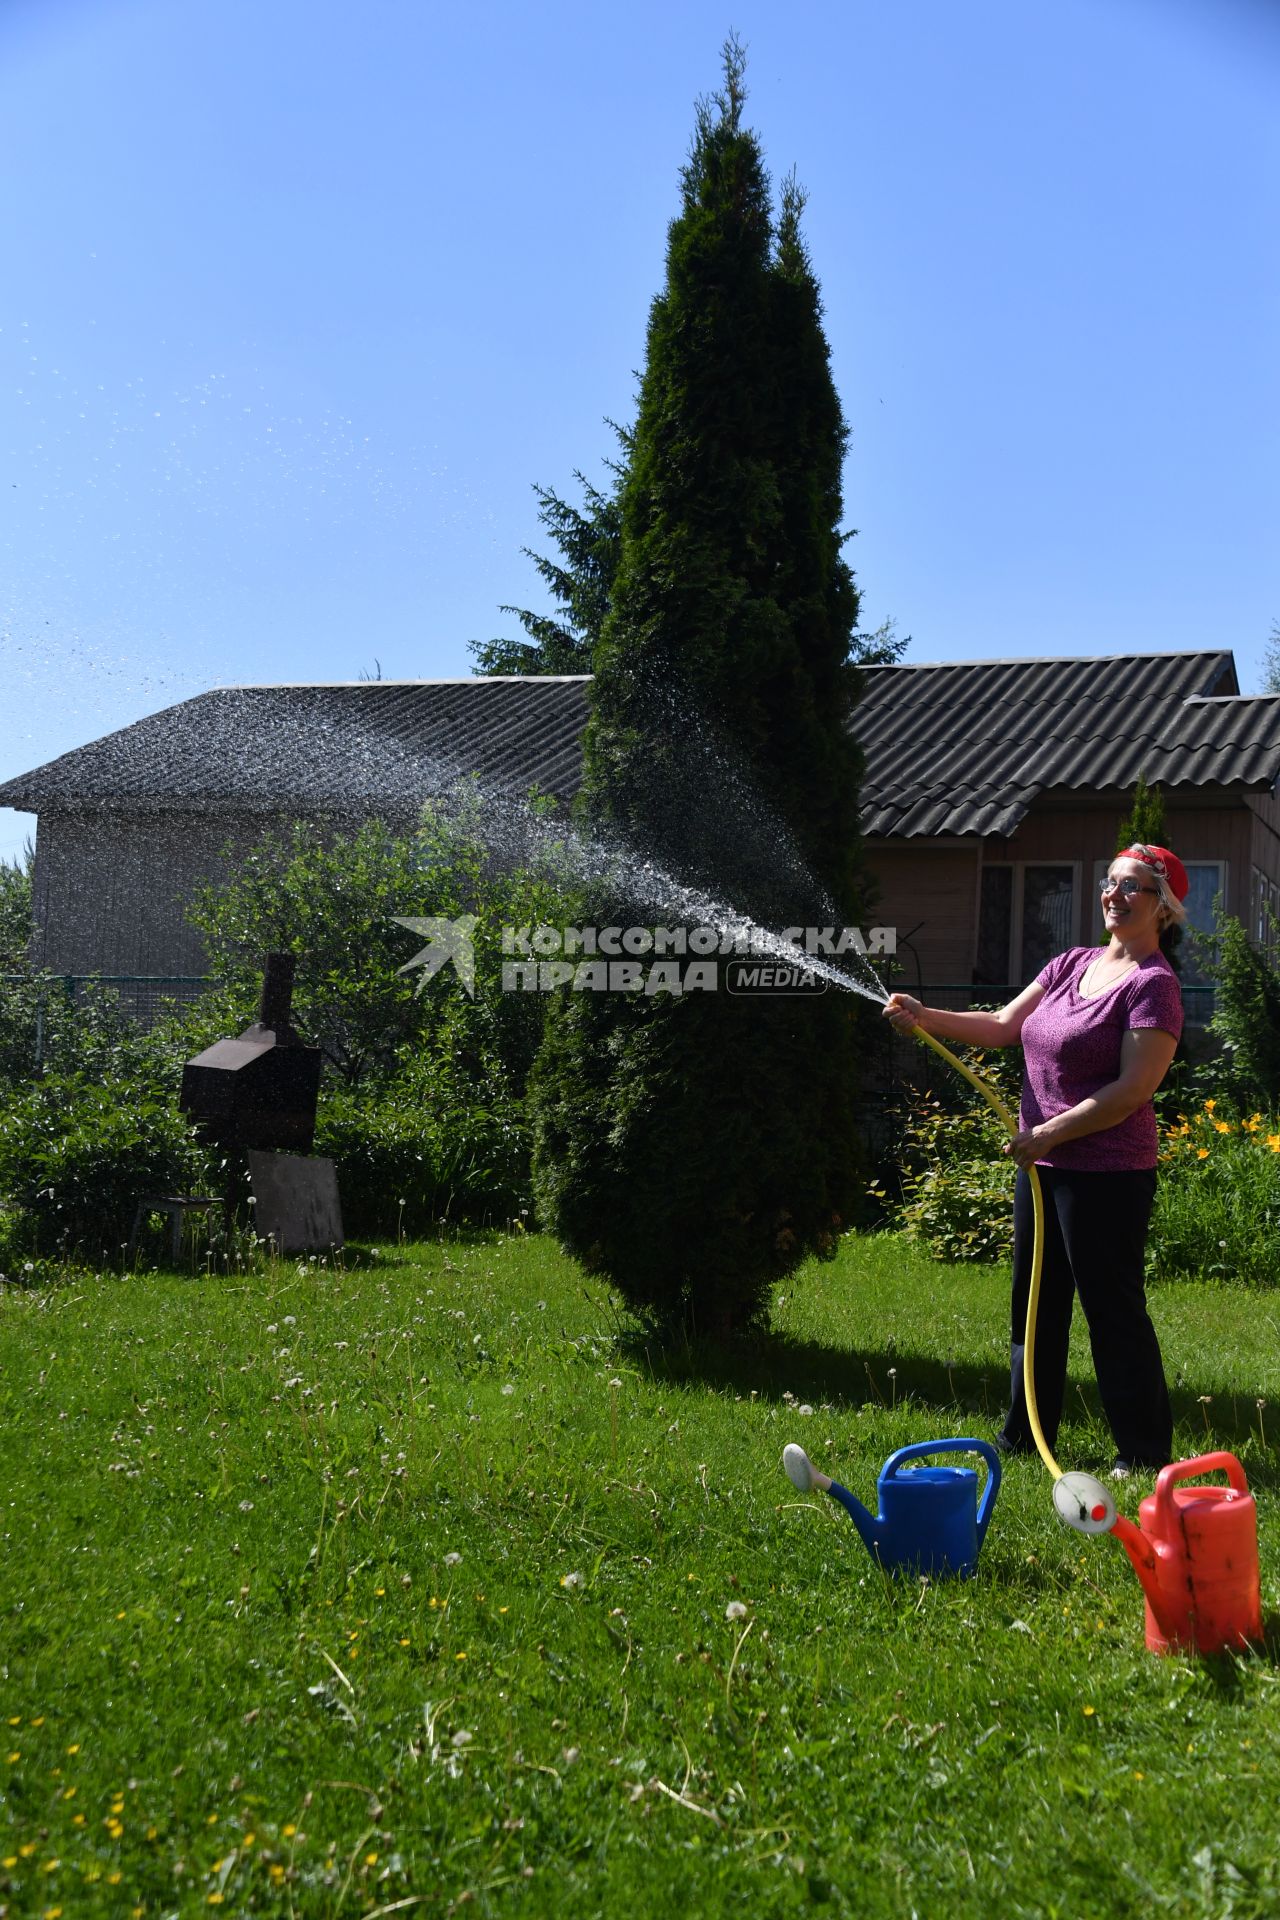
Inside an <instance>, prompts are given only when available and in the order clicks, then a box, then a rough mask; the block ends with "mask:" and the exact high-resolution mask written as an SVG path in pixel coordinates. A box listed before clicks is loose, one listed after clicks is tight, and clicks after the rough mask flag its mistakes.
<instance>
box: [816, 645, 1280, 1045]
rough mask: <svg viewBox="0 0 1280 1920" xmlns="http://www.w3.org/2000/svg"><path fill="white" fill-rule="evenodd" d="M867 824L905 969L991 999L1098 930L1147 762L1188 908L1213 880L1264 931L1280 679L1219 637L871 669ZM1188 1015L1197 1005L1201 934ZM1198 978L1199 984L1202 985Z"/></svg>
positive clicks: (1209, 915) (1190, 970)
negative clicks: (1121, 833)
mask: <svg viewBox="0 0 1280 1920" xmlns="http://www.w3.org/2000/svg"><path fill="white" fill-rule="evenodd" d="M863 671H864V678H865V682H866V690H865V692H864V695H863V698H862V700H861V702H860V704H859V706H858V708H857V711H856V713H855V715H854V722H853V724H854V731H855V732H856V733H857V735H858V738H859V740H860V741H861V743H862V746H863V750H864V753H865V755H866V776H865V779H864V782H863V789H862V803H863V804H862V829H863V833H864V836H865V838H866V846H867V853H868V858H869V862H870V865H871V867H872V870H873V872H874V873H875V875H876V877H877V879H878V881H879V884H880V903H879V907H878V910H877V912H878V917H879V918H880V919H882V920H883V921H885V922H886V924H889V925H894V926H896V927H897V928H898V932H899V949H900V953H901V956H902V960H903V964H904V970H905V975H906V983H907V984H908V985H910V984H911V983H912V982H913V981H915V982H916V983H919V984H923V985H925V986H926V987H927V989H928V991H929V993H930V996H931V997H933V998H935V999H937V1000H938V1002H939V1004H952V1005H960V1004H965V1003H966V1002H967V1001H968V1000H969V999H971V998H981V999H983V1000H987V1001H992V1000H997V999H999V998H1000V997H1001V995H1002V994H1003V993H1006V992H1008V991H1009V990H1016V989H1017V988H1018V987H1021V986H1023V985H1025V984H1026V983H1027V981H1029V980H1031V979H1032V978H1033V977H1034V976H1035V974H1036V973H1037V972H1038V971H1039V969H1040V967H1041V966H1043V964H1044V962H1045V961H1046V960H1047V959H1048V958H1049V956H1050V955H1051V954H1053V953H1058V952H1061V951H1062V949H1063V948H1064V947H1069V946H1073V945H1080V944H1085V943H1088V942H1090V941H1093V940H1095V939H1097V938H1098V937H1099V935H1100V933H1101V928H1102V920H1101V913H1100V911H1099V906H1098V882H1099V881H1100V879H1101V878H1102V876H1103V874H1104V873H1105V872H1106V867H1107V863H1108V862H1109V860H1110V858H1111V855H1112V854H1113V853H1114V851H1115V846H1116V835H1117V832H1118V830H1119V828H1120V826H1121V824H1122V822H1123V821H1124V819H1125V817H1126V815H1127V814H1128V812H1129V808H1130V801H1131V798H1132V794H1133V788H1134V785H1135V783H1136V781H1137V779H1138V776H1139V774H1141V775H1142V776H1143V778H1144V779H1145V780H1146V781H1147V782H1148V784H1158V785H1159V787H1160V789H1161V792H1162V794H1163V798H1164V806H1165V840H1166V843H1167V844H1168V845H1169V846H1171V847H1173V848H1175V849H1176V851H1177V853H1178V854H1179V856H1180V858H1181V859H1182V860H1183V861H1184V863H1185V865H1186V868H1187V873H1188V877H1189V879H1190V882H1191V890H1190V894H1189V897H1188V900H1187V907H1188V917H1189V920H1190V922H1191V925H1192V926H1193V927H1194V928H1197V929H1199V930H1201V931H1207V930H1208V929H1209V928H1210V927H1211V925H1212V920H1213V903H1214V900H1215V898H1216V897H1217V896H1218V895H1221V897H1222V900H1223V903H1224V906H1225V910H1226V911H1227V912H1228V913H1230V914H1233V915H1235V917H1236V918H1237V919H1239V920H1241V921H1242V922H1243V923H1244V925H1245V926H1246V927H1247V928H1248V929H1249V930H1250V932H1251V933H1252V934H1253V936H1254V937H1255V939H1258V940H1259V941H1260V942H1261V943H1263V944H1267V943H1269V927H1268V924H1267V920H1266V915H1265V913H1264V906H1266V905H1270V906H1272V907H1275V906H1277V904H1280V801H1278V800H1277V797H1276V785H1277V781H1278V780H1280V695H1275V694H1265V695H1261V696H1255V697H1251V698H1245V697H1242V696H1241V693H1240V686H1239V681H1238V680H1237V678H1236V670H1235V662H1234V660H1233V658H1232V656H1231V654H1230V652H1227V651H1225V650H1224V651H1214V652H1196V653H1153V654H1127V655H1112V656H1108V657H1103V658H1099V659H1081V660H980V661H964V662H955V663H950V662H949V663H944V664H940V665H936V666H893V667H872V668H867V669H864V670H863ZM1182 972H1183V987H1184V997H1185V999H1186V1004H1187V1013H1188V1017H1189V1019H1190V1020H1192V1021H1194V1020H1195V1019H1196V1017H1197V1014H1200V1015H1201V1016H1202V1017H1203V1016H1204V1015H1205V1014H1207V1012H1208V1010H1209V996H1208V994H1207V992H1205V991H1204V988H1203V981H1204V974H1203V972H1202V971H1201V970H1200V968H1199V967H1198V966H1197V963H1196V959H1195V955H1194V951H1193V950H1184V955H1183V959H1182ZM1197 986H1199V988H1200V990H1199V991H1198V992H1197V991H1196V989H1197Z"/></svg>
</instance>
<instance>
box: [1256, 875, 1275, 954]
mask: <svg viewBox="0 0 1280 1920" xmlns="http://www.w3.org/2000/svg"><path fill="white" fill-rule="evenodd" d="M1278 919H1280V885H1278V884H1277V883H1276V881H1274V880H1273V879H1271V877H1270V875H1268V874H1265V873H1264V872H1263V871H1262V869H1261V867H1254V868H1253V870H1252V873H1251V876H1250V886H1249V932H1250V934H1251V935H1252V937H1253V941H1254V945H1255V946H1256V947H1257V948H1258V949H1259V951H1260V952H1262V953H1265V954H1266V955H1267V956H1268V958H1274V957H1275V951H1276V921H1277V920H1278Z"/></svg>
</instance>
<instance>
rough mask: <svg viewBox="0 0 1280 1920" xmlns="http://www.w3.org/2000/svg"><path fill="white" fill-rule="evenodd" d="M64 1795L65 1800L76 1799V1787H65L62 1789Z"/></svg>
mask: <svg viewBox="0 0 1280 1920" xmlns="http://www.w3.org/2000/svg"><path fill="white" fill-rule="evenodd" d="M62 1797H63V1799H64V1800H74V1799H75V1797H76V1789H75V1788H74V1787H64V1788H63V1789H62Z"/></svg>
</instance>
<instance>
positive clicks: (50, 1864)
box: [44, 1860, 62, 1873]
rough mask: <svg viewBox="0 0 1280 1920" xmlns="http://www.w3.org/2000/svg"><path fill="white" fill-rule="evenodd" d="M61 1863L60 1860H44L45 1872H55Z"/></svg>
mask: <svg viewBox="0 0 1280 1920" xmlns="http://www.w3.org/2000/svg"><path fill="white" fill-rule="evenodd" d="M61 1865H62V1862H61V1860H46V1861H45V1863H44V1870H45V1872H46V1873H56V1872H57V1871H58V1868H59V1867H60V1866H61Z"/></svg>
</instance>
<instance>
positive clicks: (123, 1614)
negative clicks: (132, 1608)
mask: <svg viewBox="0 0 1280 1920" xmlns="http://www.w3.org/2000/svg"><path fill="white" fill-rule="evenodd" d="M126 1611H127V1609H126V1608H124V1607H121V1609H120V1611H119V1613H118V1614H117V1615H116V1619H117V1620H123V1619H124V1617H125V1613H126Z"/></svg>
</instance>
